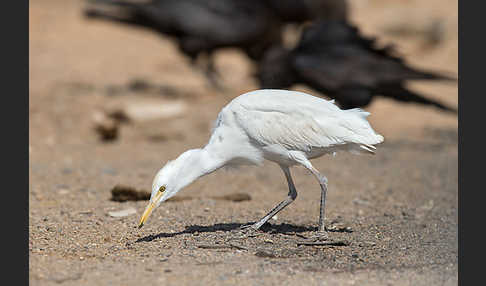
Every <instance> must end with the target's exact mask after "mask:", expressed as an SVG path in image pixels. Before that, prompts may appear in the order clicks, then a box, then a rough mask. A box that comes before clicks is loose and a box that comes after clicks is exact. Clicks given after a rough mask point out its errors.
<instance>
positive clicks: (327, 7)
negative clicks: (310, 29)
mask: <svg viewBox="0 0 486 286" xmlns="http://www.w3.org/2000/svg"><path fill="white" fill-rule="evenodd" d="M262 1H267V2H268V3H269V5H270V6H271V9H272V11H274V13H276V14H277V15H278V18H279V19H280V20H281V21H282V22H284V23H296V24H299V23H304V22H306V21H312V20H318V19H324V20H347V19H348V15H349V5H348V1H347V0H262Z"/></svg>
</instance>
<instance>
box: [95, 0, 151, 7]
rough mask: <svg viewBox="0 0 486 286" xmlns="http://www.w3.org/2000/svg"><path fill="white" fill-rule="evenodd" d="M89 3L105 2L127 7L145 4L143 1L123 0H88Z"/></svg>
mask: <svg viewBox="0 0 486 286" xmlns="http://www.w3.org/2000/svg"><path fill="white" fill-rule="evenodd" d="M87 2H88V3H93V4H105V5H115V6H125V7H138V6H141V5H143V3H140V2H139V3H137V2H130V1H121V0H87Z"/></svg>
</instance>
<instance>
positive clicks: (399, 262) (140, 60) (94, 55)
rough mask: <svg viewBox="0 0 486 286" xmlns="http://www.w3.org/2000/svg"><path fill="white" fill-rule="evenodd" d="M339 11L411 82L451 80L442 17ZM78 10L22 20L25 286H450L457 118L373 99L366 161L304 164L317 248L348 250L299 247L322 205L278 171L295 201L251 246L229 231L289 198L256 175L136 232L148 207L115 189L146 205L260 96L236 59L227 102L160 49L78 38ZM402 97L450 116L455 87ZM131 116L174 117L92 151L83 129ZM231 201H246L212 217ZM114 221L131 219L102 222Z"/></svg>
mask: <svg viewBox="0 0 486 286" xmlns="http://www.w3.org/2000/svg"><path fill="white" fill-rule="evenodd" d="M350 3H351V8H352V13H351V18H352V22H354V23H355V24H357V25H359V27H360V29H361V30H362V31H363V33H364V34H366V35H376V36H378V37H379V39H380V40H379V41H380V42H381V43H383V44H387V43H391V42H392V43H395V45H396V47H397V48H398V51H399V52H400V54H401V55H403V56H404V57H405V58H406V61H407V62H408V63H410V64H411V65H414V66H416V67H419V68H427V69H434V70H438V71H444V72H451V73H455V74H457V71H458V66H457V59H458V55H457V51H458V50H457V48H458V41H457V34H458V30H457V1H443V0H429V1H419V0H410V1H391V0H368V1H364V0H352V1H350ZM83 7H84V2H83V1H63V0H43V1H39V0H35V1H34V0H33V1H30V2H29V30H30V31H29V40H30V44H29V59H30V64H29V81H30V84H29V93H30V95H29V115H30V118H29V155H30V160H29V177H30V183H29V206H30V209H29V281H30V283H31V285H57V284H62V285H157V284H164V285H280V284H282V285H427V286H430V285H457V282H458V274H457V270H458V231H457V225H458V224H457V223H458V212H457V210H458V207H457V205H458V204H457V199H458V166H457V164H458V149H457V140H458V138H457V137H458V136H457V117H456V116H454V115H450V114H443V113H441V112H440V111H438V110H436V109H433V108H428V107H422V106H418V105H414V104H400V103H396V102H392V101H390V100H386V99H381V98H378V99H376V100H375V101H374V102H373V103H372V104H371V105H370V106H369V107H368V108H366V110H367V111H369V112H371V116H370V117H369V120H370V122H371V124H372V125H373V127H374V128H375V129H376V130H377V131H378V132H379V133H380V134H382V135H383V136H384V137H385V142H384V143H383V144H381V145H379V146H378V150H377V153H376V155H375V156H356V155H353V154H346V153H338V154H337V156H336V157H332V156H329V157H322V158H319V159H316V160H314V161H313V164H314V166H315V167H316V168H317V169H319V170H320V171H321V172H322V173H323V174H325V175H326V177H327V178H328V180H329V186H328V188H329V192H328V198H327V203H326V219H327V221H326V222H327V227H328V230H329V234H330V235H331V236H332V238H333V239H335V240H336V241H345V242H346V244H344V245H319V244H316V245H303V244H302V243H301V241H303V240H305V238H308V237H310V236H312V234H313V233H314V232H315V231H316V229H317V221H318V216H319V197H320V191H319V190H320V189H319V186H318V184H317V182H316V181H315V180H314V179H313V177H312V176H310V175H309V174H308V173H307V172H306V171H305V170H304V169H302V168H293V169H292V174H293V177H294V182H295V185H296V187H297V191H298V194H299V196H298V198H297V199H296V201H295V202H293V203H292V204H291V205H290V206H288V207H287V208H286V209H284V210H283V211H282V212H280V213H279V214H278V216H277V217H274V219H271V220H270V221H269V222H270V223H268V224H266V225H264V226H263V227H262V229H261V231H258V232H255V233H252V234H251V235H249V234H248V233H245V232H243V231H242V230H240V228H241V226H244V225H247V224H248V223H251V222H255V221H256V220H257V219H259V218H261V217H262V216H263V215H264V214H265V213H266V212H268V211H269V210H270V209H271V208H272V207H274V206H275V205H276V204H277V203H278V202H280V201H281V200H283V199H284V198H285V196H286V194H287V185H286V182H285V177H284V175H283V174H282V172H281V170H280V169H279V167H278V166H276V165H275V164H273V163H270V162H267V163H266V164H265V167H264V168H261V167H260V168H258V167H241V168H238V169H236V170H219V171H217V172H215V173H213V174H210V175H208V176H205V177H203V178H201V179H199V180H198V181H196V182H195V183H194V184H192V185H190V186H189V187H187V188H186V189H184V190H183V191H181V193H180V194H178V195H177V196H175V197H174V201H172V202H170V203H167V204H163V205H161V206H160V207H159V208H158V209H156V210H155V211H154V213H153V214H152V216H151V217H150V218H149V220H148V221H147V223H146V224H145V226H144V227H143V228H141V229H138V228H137V223H138V220H139V218H140V215H141V214H142V212H143V210H144V209H145V206H146V204H147V201H145V200H137V201H133V200H128V201H125V202H118V201H113V200H111V198H112V193H111V190H112V189H113V187H114V186H116V185H125V186H133V187H132V188H134V189H135V190H151V184H152V179H153V176H154V175H155V174H156V172H157V171H158V170H159V168H161V167H162V166H163V165H164V164H165V163H166V162H167V161H168V160H171V159H174V158H175V157H176V156H177V155H179V154H180V153H181V152H183V151H185V150H186V149H189V148H196V147H199V146H203V145H204V144H205V143H206V142H207V140H208V138H209V132H210V130H211V126H212V122H213V120H215V118H216V115H217V113H218V112H219V110H220V109H221V108H222V107H223V106H224V105H225V104H226V103H228V102H229V101H230V100H231V99H232V98H234V97H235V96H237V95H239V94H241V93H243V92H246V91H249V90H252V89H255V88H257V85H256V82H255V80H254V79H252V78H251V77H250V76H249V75H250V74H251V72H252V71H253V65H252V63H251V62H250V61H248V60H247V59H246V58H245V56H244V55H243V54H242V53H240V52H238V51H234V50H231V49H229V50H225V51H221V52H220V53H218V54H217V56H216V66H217V68H218V69H220V70H222V71H223V72H222V75H223V79H224V82H225V84H226V85H227V86H229V87H231V89H230V90H229V91H226V92H218V91H215V90H213V89H211V88H210V87H209V86H208V85H207V83H206V82H205V78H204V76H203V75H202V74H201V73H200V72H198V71H197V70H195V69H193V68H192V67H191V65H190V64H189V61H188V59H187V58H185V57H183V56H182V55H181V54H180V53H179V52H178V51H177V46H176V45H175V44H174V43H173V42H171V41H170V40H168V39H167V38H163V37H160V36H158V35H155V34H153V33H150V32H148V31H144V30H141V29H137V28H133V27H126V26H120V25H115V24H109V23H99V22H89V21H85V20H84V19H83V18H82V17H81V15H82V12H81V10H82V8H83ZM404 23H405V24H406V23H410V24H413V26H411V27H404V26H403V25H404ZM434 23H436V24H434ZM437 23H439V24H437ZM434 25H436V26H434ZM397 30H399V31H400V32H399V33H397V32H396V31H397ZM390 31H392V32H390ZM393 31H394V32H393ZM404 31H405V32H404ZM410 31H415V32H410ZM417 31H420V32H417ZM437 35H438V36H437ZM429 38H430V39H429ZM410 87H411V88H413V89H415V90H418V91H421V92H423V93H424V94H427V95H428V96H430V97H432V98H437V99H440V100H442V101H444V102H445V103H447V104H449V105H453V106H457V101H458V91H457V84H455V83H439V82H437V83H430V82H411V83H410ZM296 89H297V90H302V91H307V92H310V93H312V94H316V93H315V92H314V91H312V90H309V89H307V88H306V87H304V86H297V87H296ZM137 100H144V101H146V100H147V101H148V100H150V101H151V102H161V103H164V102H167V101H173V100H178V101H182V102H184V103H185V106H187V110H185V111H184V112H183V113H182V114H181V115H179V116H174V117H168V118H162V119H161V118H154V119H150V120H140V121H133V122H130V124H122V125H120V126H119V128H120V130H119V133H118V134H117V136H116V139H115V140H111V141H110V143H109V144H108V143H103V142H102V141H100V138H99V136H98V135H97V134H96V132H94V131H93V118H92V116H93V114H94V113H95V112H96V111H98V110H104V108H106V107H107V106H118V105H123V104H126V103H127V102H134V101H137ZM147 192H148V191H147ZM237 193H240V194H247V195H248V196H250V197H247V198H251V199H249V200H241V199H240V200H236V201H235V199H234V198H233V199H230V200H220V199H216V198H218V197H220V198H221V197H225V196H226V197H227V196H230V197H231V196H234V194H237ZM176 198H179V199H176ZM180 198H190V199H180ZM127 209H134V210H136V212H137V213H136V214H132V215H127V216H120V217H112V216H109V215H107V213H108V212H117V211H120V210H127Z"/></svg>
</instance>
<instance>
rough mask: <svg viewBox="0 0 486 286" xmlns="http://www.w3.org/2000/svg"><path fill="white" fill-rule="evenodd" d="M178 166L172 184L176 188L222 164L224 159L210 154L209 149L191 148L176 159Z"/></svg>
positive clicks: (214, 169) (180, 187) (212, 170)
mask: <svg viewBox="0 0 486 286" xmlns="http://www.w3.org/2000/svg"><path fill="white" fill-rule="evenodd" d="M176 161H178V162H176V163H177V164H176V166H177V168H178V170H177V172H176V173H177V175H176V176H175V181H174V184H175V185H176V188H177V189H178V190H180V189H182V188H184V187H186V186H187V185H189V184H191V183H192V182H194V181H195V180H196V179H198V178H199V177H201V176H204V175H207V174H209V173H212V172H214V171H216V170H217V169H219V168H221V167H223V166H224V164H225V163H226V162H225V160H223V159H222V158H220V157H218V156H214V154H211V151H210V150H206V149H192V150H189V151H186V152H184V153H183V154H181V156H179V157H178V158H177V159H176Z"/></svg>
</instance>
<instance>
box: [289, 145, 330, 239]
mask: <svg viewBox="0 0 486 286" xmlns="http://www.w3.org/2000/svg"><path fill="white" fill-rule="evenodd" d="M291 155H292V156H293V158H294V159H295V160H296V161H297V162H298V163H300V164H301V165H302V166H304V167H305V168H306V169H307V170H309V171H310V172H311V173H312V174H313V175H314V176H315V177H316V178H317V180H318V181H319V185H320V186H321V204H320V208H319V226H318V228H317V236H318V237H319V238H321V239H327V238H328V235H327V231H326V227H325V223H324V217H325V210H326V194H327V178H326V177H325V176H324V175H322V174H321V173H319V171H318V170H317V169H316V168H314V166H312V164H311V162H310V161H309V160H308V159H307V158H306V157H305V156H304V155H303V154H301V153H300V152H295V153H294V152H292V154H291Z"/></svg>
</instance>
